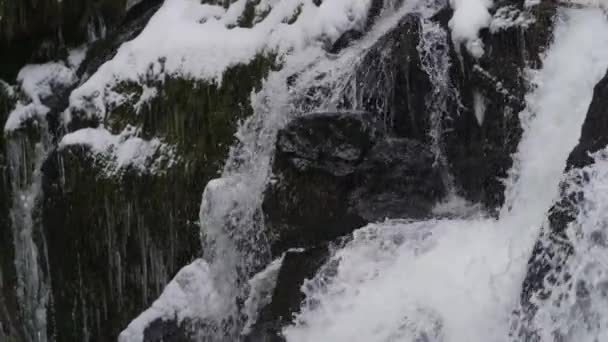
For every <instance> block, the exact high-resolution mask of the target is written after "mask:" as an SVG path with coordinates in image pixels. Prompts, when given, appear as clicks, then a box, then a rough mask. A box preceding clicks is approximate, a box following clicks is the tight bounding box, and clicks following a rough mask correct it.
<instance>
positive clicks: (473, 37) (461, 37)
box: [449, 0, 494, 58]
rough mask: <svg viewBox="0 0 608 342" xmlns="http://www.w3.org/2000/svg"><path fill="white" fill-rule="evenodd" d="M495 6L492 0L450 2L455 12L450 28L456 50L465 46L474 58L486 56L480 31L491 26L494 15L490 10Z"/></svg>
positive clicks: (454, 0)
mask: <svg viewBox="0 0 608 342" xmlns="http://www.w3.org/2000/svg"><path fill="white" fill-rule="evenodd" d="M493 5H494V2H493V1H492V0H450V6H452V9H453V10H454V14H453V16H452V19H450V22H449V27H450V30H451V31H452V40H453V41H454V46H455V47H456V50H457V51H458V52H460V46H461V45H462V44H465V46H466V48H467V51H468V52H469V54H470V55H471V56H473V57H474V58H480V57H481V56H483V54H484V46H483V42H482V41H481V38H480V37H479V31H480V30H481V29H483V28H487V27H488V26H490V23H491V22H492V15H491V14H490V12H489V10H490V8H492V6H493Z"/></svg>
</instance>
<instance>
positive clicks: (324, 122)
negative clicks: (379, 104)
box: [263, 113, 445, 255]
mask: <svg viewBox="0 0 608 342" xmlns="http://www.w3.org/2000/svg"><path fill="white" fill-rule="evenodd" d="M376 126H377V123H376V121H375V120H374V119H373V116H372V115H371V114H368V113H354V114H353V113H320V114H310V115H306V116H303V117H302V118H300V119H296V120H294V121H293V122H292V123H290V124H289V125H288V127H286V128H285V129H284V130H282V131H280V132H279V134H278V138H277V146H276V151H277V152H276V155H275V161H274V166H273V174H274V177H275V179H274V180H273V182H272V185H271V186H270V187H269V189H268V190H267V193H266V195H265V200H264V205H263V208H264V213H265V215H266V224H267V229H268V234H269V236H270V239H271V241H272V251H273V254H274V255H278V254H280V253H281V252H282V251H285V250H287V249H289V248H297V247H309V246H315V245H317V244H319V243H324V242H327V241H331V240H333V239H335V238H337V237H340V236H343V235H345V234H348V233H350V232H352V231H353V230H354V229H356V228H359V227H361V226H363V225H365V224H366V223H367V222H372V221H376V220H382V219H384V218H398V217H411V218H423V217H425V216H426V215H428V214H429V213H430V210H431V209H432V206H433V204H435V203H436V201H437V200H439V199H440V198H442V196H443V195H444V193H445V188H444V185H443V183H442V180H441V177H440V175H439V172H438V171H437V170H436V169H435V168H434V166H433V164H434V157H433V154H432V153H431V152H430V151H429V149H428V148H427V147H425V146H424V145H422V144H421V143H419V142H417V141H414V140H410V139H407V138H393V137H386V136H382V135H381V134H380V132H379V131H378V130H377V128H376Z"/></svg>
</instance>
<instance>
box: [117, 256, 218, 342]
mask: <svg viewBox="0 0 608 342" xmlns="http://www.w3.org/2000/svg"><path fill="white" fill-rule="evenodd" d="M209 273H210V271H209V265H208V264H207V263H206V262H205V261H204V260H202V259H197V260H195V261H194V262H192V263H191V264H190V265H188V266H185V267H184V268H182V269H181V270H180V271H179V272H178V273H177V275H176V276H175V278H174V279H173V280H172V281H171V282H170V283H169V284H168V285H167V286H166V287H165V289H164V290H163V293H162V294H161V295H160V297H159V298H158V299H157V300H156V301H154V303H153V304H152V306H151V307H150V308H149V309H147V310H146V311H144V312H143V313H142V314H141V315H139V316H138V317H137V318H136V319H135V320H133V321H132V322H131V323H130V324H129V326H127V328H126V329H125V330H124V331H123V332H121V333H120V336H119V337H118V341H119V342H140V341H143V338H144V331H145V329H146V328H147V327H148V326H149V325H150V324H151V323H152V322H154V321H156V320H159V319H160V320H173V319H175V320H177V323H178V324H179V323H181V322H182V321H183V320H184V319H187V318H190V317H201V318H204V317H205V314H206V313H211V312H215V311H216V308H215V306H216V305H217V302H218V293H217V291H216V289H215V288H214V287H213V286H212V282H211V281H209V279H210V275H209Z"/></svg>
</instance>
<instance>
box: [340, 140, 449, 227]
mask: <svg viewBox="0 0 608 342" xmlns="http://www.w3.org/2000/svg"><path fill="white" fill-rule="evenodd" d="M434 161H435V157H434V155H433V154H432V153H431V152H430V151H429V149H428V148H427V147H426V146H424V145H423V144H421V143H419V142H416V141H413V140H410V139H403V138H385V139H383V140H381V141H379V142H378V143H377V144H376V145H375V146H374V147H373V148H372V149H371V150H370V151H369V153H368V154H367V157H366V159H365V160H364V161H363V162H362V163H361V164H360V165H359V167H358V168H357V170H356V172H355V175H354V184H356V187H355V188H354V189H353V191H352V192H351V193H350V194H349V200H348V202H349V204H350V209H351V210H353V211H354V212H356V213H357V214H358V215H359V216H360V217H361V218H362V219H363V220H365V221H366V222H375V221H381V220H384V219H385V218H396V217H407V218H414V219H417V218H424V217H425V216H427V215H428V213H429V209H430V208H431V207H433V205H434V204H435V203H436V201H437V200H438V199H439V198H441V196H442V195H443V194H444V191H445V190H444V186H443V183H442V181H441V175H440V174H439V172H438V171H437V169H436V168H435V167H434V166H433V165H434Z"/></svg>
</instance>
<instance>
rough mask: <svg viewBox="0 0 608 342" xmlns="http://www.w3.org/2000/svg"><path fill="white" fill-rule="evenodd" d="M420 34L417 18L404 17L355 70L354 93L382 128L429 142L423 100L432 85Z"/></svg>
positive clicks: (360, 104) (362, 106) (347, 103)
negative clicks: (421, 48)
mask: <svg viewBox="0 0 608 342" xmlns="http://www.w3.org/2000/svg"><path fill="white" fill-rule="evenodd" d="M420 35H421V23H420V17H419V16H417V15H413V14H408V15H406V16H405V17H403V19H402V20H401V21H400V23H399V24H398V25H397V26H396V27H395V28H394V29H392V30H391V31H389V32H388V33H387V34H386V35H385V36H384V37H382V38H381V39H380V40H378V42H377V43H375V44H374V45H373V46H372V47H371V48H370V49H369V51H368V52H367V53H366V55H365V56H364V57H363V60H362V61H361V63H360V66H359V67H358V69H357V70H356V71H355V72H356V79H357V80H358V82H357V84H356V85H355V87H357V89H356V90H355V91H354V92H355V93H356V94H357V95H356V96H357V98H358V102H359V103H358V105H359V106H360V108H361V109H363V110H365V111H369V112H372V113H378V114H379V118H378V120H379V121H382V122H383V123H384V127H383V128H384V129H386V130H388V131H391V132H394V133H395V134H396V135H398V136H401V137H408V138H412V139H417V140H420V141H429V140H430V137H429V135H428V131H429V117H428V114H429V113H428V109H427V106H426V98H427V96H428V95H429V94H430V93H431V91H432V84H431V81H430V79H429V76H428V74H427V73H426V72H425V71H424V70H423V68H422V62H421V57H420V54H419V52H418V45H419V43H420ZM349 91H352V90H349ZM349 106H352V103H349V100H348V99H345V107H346V108H348V107H349Z"/></svg>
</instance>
